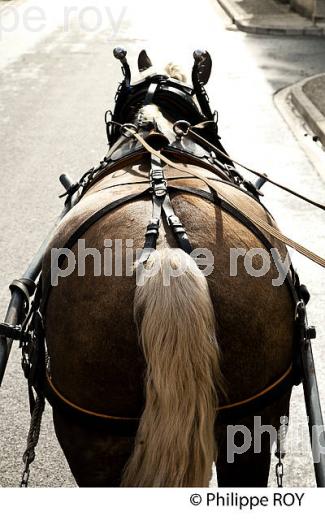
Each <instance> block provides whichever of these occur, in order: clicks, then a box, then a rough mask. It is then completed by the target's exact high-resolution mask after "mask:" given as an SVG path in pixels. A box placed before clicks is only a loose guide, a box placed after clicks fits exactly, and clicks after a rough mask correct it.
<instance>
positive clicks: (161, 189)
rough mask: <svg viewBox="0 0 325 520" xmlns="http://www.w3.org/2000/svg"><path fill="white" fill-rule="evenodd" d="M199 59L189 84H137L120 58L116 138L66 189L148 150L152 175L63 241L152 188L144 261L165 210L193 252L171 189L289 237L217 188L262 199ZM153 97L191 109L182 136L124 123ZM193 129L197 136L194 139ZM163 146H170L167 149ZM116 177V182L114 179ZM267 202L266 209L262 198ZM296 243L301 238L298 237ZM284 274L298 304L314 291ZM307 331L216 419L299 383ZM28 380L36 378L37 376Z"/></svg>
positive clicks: (138, 159) (46, 284) (67, 407)
mask: <svg viewBox="0 0 325 520" xmlns="http://www.w3.org/2000/svg"><path fill="white" fill-rule="evenodd" d="M122 58H123V57H122ZM119 59H120V58H119ZM200 59H201V58H200V56H198V61H197V64H198V65H197V69H196V70H195V71H194V78H193V84H194V87H195V88H194V89H191V88H190V87H187V86H185V85H184V84H180V83H179V82H177V81H176V82H175V81H172V80H170V78H168V77H165V76H154V77H149V78H147V79H146V80H144V81H142V82H140V83H139V84H135V85H133V86H132V85H131V84H130V70H129V67H128V64H127V63H126V61H125V59H124V58H123V60H121V61H122V64H123V67H122V70H123V73H124V76H125V79H124V81H123V82H122V83H121V85H120V87H119V89H118V92H117V95H116V98H115V101H116V104H115V110H114V114H112V113H111V112H107V114H106V126H107V136H108V141H109V144H110V150H109V153H108V154H107V156H106V157H105V158H104V160H103V161H101V163H100V165H99V166H98V167H96V168H92V169H91V170H89V171H88V172H86V173H85V174H84V175H83V176H82V178H81V179H80V181H79V182H78V183H76V184H75V185H73V186H72V187H70V188H69V189H68V192H67V193H66V194H64V195H67V197H68V199H69V198H71V197H73V196H76V193H79V198H82V196H83V195H84V194H85V193H86V192H87V190H88V189H89V187H92V186H94V184H95V183H96V182H98V181H100V180H101V179H103V178H104V177H105V176H107V175H109V174H111V173H112V172H114V171H116V170H117V169H122V168H124V167H127V166H130V165H131V164H141V163H142V161H143V160H144V159H146V158H150V160H151V169H150V178H149V179H147V181H137V183H139V184H141V183H143V189H140V190H137V192H136V193H130V194H128V195H125V196H123V197H121V198H119V199H118V200H114V201H113V202H110V203H109V204H106V205H105V206H104V207H102V208H100V209H99V210H97V211H95V212H94V213H93V214H91V215H90V216H88V218H86V220H84V221H83V222H82V224H81V225H80V227H79V228H78V229H77V230H75V231H74V232H73V233H72V235H71V236H70V237H69V238H68V239H67V241H66V243H65V244H64V247H66V248H69V249H71V247H73V245H74V244H75V243H76V242H77V240H78V239H79V238H81V237H82V236H83V235H84V233H85V232H86V231H87V230H88V229H89V228H90V227H91V226H92V225H94V224H95V223H96V222H98V221H99V220H100V219H101V218H102V217H103V216H104V215H107V214H108V213H109V212H110V211H112V210H113V209H115V208H118V207H121V206H122V205H123V204H126V203H128V202H130V201H132V200H136V199H139V198H141V197H143V196H144V195H148V194H151V197H152V202H153V205H152V207H153V209H152V215H151V218H150V220H149V223H148V225H147V230H146V236H145V241H144V248H143V254H142V256H141V257H140V261H141V262H146V260H147V258H148V256H149V252H150V251H152V249H155V247H156V242H157V237H158V233H159V224H160V221H161V215H162V213H164V215H165V217H166V220H167V222H168V223H169V225H170V227H171V229H172V230H173V232H174V235H175V238H176V240H177V242H178V245H179V247H180V248H182V249H183V250H184V251H186V252H187V253H190V252H191V250H192V247H191V243H190V240H189V237H188V236H187V234H186V230H185V229H184V227H183V225H182V223H181V222H180V220H179V218H178V217H177V215H175V212H174V209H173V205H172V201H171V199H170V193H182V192H183V193H189V194H191V195H194V196H197V197H201V198H204V199H205V200H207V201H209V202H211V203H213V204H215V205H217V206H218V207H220V208H221V209H223V210H224V211H226V212H227V213H229V214H230V215H231V216H232V217H233V218H235V219H236V220H238V221H239V222H241V223H242V224H244V225H245V226H246V227H247V228H248V229H249V230H250V231H251V232H252V233H254V234H255V236H256V237H257V238H258V239H259V240H260V241H261V243H262V244H263V245H264V246H265V248H266V249H268V250H270V248H271V247H272V244H271V243H270V241H269V240H268V238H267V237H266V235H265V232H267V233H268V232H269V233H270V234H271V235H272V234H273V236H275V237H277V238H279V239H280V240H282V241H284V240H283V235H281V234H280V233H279V236H277V234H276V233H275V232H274V229H275V228H273V227H272V226H268V227H267V225H266V223H265V225H264V227H263V225H262V224H263V221H259V220H258V219H254V218H251V216H247V215H246V214H245V213H244V212H243V211H241V209H240V208H239V207H238V206H236V205H235V204H233V202H232V201H230V200H226V198H225V197H220V196H219V195H218V192H217V190H216V187H215V185H216V183H217V182H221V183H225V184H230V185H231V186H232V187H234V188H236V189H239V190H241V191H243V192H244V193H245V194H246V195H247V196H249V197H252V198H253V199H254V200H255V201H258V202H259V203H260V204H261V202H260V199H259V197H260V195H261V193H260V192H259V190H258V189H257V188H256V187H255V186H254V185H253V184H252V183H251V182H249V181H247V180H245V179H244V178H243V177H242V175H241V174H240V173H239V172H238V171H237V170H236V169H235V166H234V162H233V161H232V159H231V158H230V157H229V156H228V155H227V154H226V152H225V150H224V148H223V147H222V145H221V142H220V138H219V136H218V133H217V115H216V113H214V114H213V113H212V112H211V110H210V107H209V102H208V98H207V95H206V92H205V90H204V86H203V85H204V83H202V82H200V81H199V80H198V77H199V75H198V73H199V72H200V70H199V68H200V61H199V60H200ZM201 65H202V64H201ZM202 70H203V75H204V67H203V69H202V67H201V72H202ZM194 94H195V95H196V98H197V100H198V103H199V108H198V106H197V105H196V103H194V101H193V99H192V97H193V95H194ZM152 102H154V103H156V104H158V106H159V107H160V108H161V107H162V108H164V107H165V106H167V105H168V107H169V108H170V105H171V104H172V106H173V107H174V112H175V113H176V114H178V115H179V116H181V117H182V116H183V117H184V116H185V117H186V116H189V119H190V123H187V121H186V122H185V123H187V125H188V126H187V131H182V129H181V128H182V125H179V128H178V130H177V128H174V131H175V134H176V140H175V142H174V143H169V142H168V140H166V138H165V142H164V143H163V145H162V142H163V140H162V139H161V134H159V132H153V131H152V129H151V130H150V131H148V132H146V131H143V133H142V134H141V135H140V134H139V133H138V129H137V128H136V127H134V125H128V124H125V122H126V121H128V120H130V119H132V117H131V116H132V115H135V113H136V112H137V110H138V109H139V108H140V107H141V106H143V105H144V104H146V103H152ZM109 115H111V116H112V118H113V120H111V119H110V117H109ZM180 123H182V124H183V123H184V121H183V122H182V121H180ZM175 125H176V124H175ZM175 125H174V127H175ZM183 126H184V125H183ZM195 126H196V130H195V136H196V137H197V138H196V139H194V137H195V136H194V135H193V133H194V132H192V131H191V128H195ZM156 130H157V129H156ZM176 130H177V131H176ZM189 130H190V131H189ZM191 132H192V133H191ZM152 134H155V135H156V137H158V138H159V139H160V140H159V139H158V141H159V142H160V145H158V146H156V148H155V146H154V143H153V142H152ZM154 137H155V136H154ZM189 137H192V139H191V138H189ZM149 139H150V141H149ZM166 141H167V142H166ZM211 141H213V143H214V144H212V143H211ZM206 143H209V144H210V145H211V147H210V148H209V147H206V146H205V144H206ZM162 151H163V153H164V154H162V153H161V152H162ZM171 158H173V159H174V161H175V160H176V161H181V162H182V163H186V164H189V165H194V166H199V167H201V168H204V169H205V170H208V171H209V172H211V174H214V176H213V178H211V180H210V178H209V177H204V178H203V177H202V175H200V174H198V173H197V174H195V173H194V174H193V171H192V170H191V169H184V168H182V167H180V166H178V163H175V162H173V161H171ZM165 164H170V165H172V166H173V167H175V168H176V169H178V170H180V171H181V172H182V173H183V177H184V173H185V174H188V175H187V177H185V178H191V179H193V178H194V179H195V178H197V179H201V180H203V181H204V182H205V184H206V185H207V186H208V187H209V188H210V191H209V192H208V191H205V190H202V189H199V188H195V187H193V186H187V185H186V186H185V185H178V186H172V185H167V181H166V178H165V175H164V165H165ZM253 173H254V172H253ZM193 175H194V177H193ZM212 179H213V182H212ZM130 184H131V183H130ZM132 184H135V182H134V183H133V182H132ZM117 185H118V184H117ZM117 185H116V184H115V186H117ZM110 187H114V186H108V187H105V188H104V189H109V188H110ZM261 205H262V204H261ZM262 206H263V205H262ZM263 208H264V209H265V210H266V208H265V207H264V206H263ZM266 211H267V210H266ZM281 237H282V238H281ZM284 238H286V237H284ZM287 243H288V242H287ZM293 244H294V245H296V244H295V243H293ZM298 245H299V244H298ZM308 253H309V252H308ZM315 256H317V255H315ZM321 260H322V259H321ZM43 278H44V279H43V290H42V291H41V289H40V284H39V291H40V292H42V294H40V296H39V299H40V312H41V313H42V314H43V315H44V313H45V309H46V303H47V300H48V296H49V291H50V288H51V284H50V280H49V278H48V275H46V273H43ZM285 282H286V284H287V285H288V287H289V289H290V292H291V294H292V297H293V300H294V302H295V305H296V309H299V308H300V307H301V306H304V304H305V303H307V301H308V298H309V295H308V291H307V290H306V289H305V287H304V286H301V285H300V282H299V278H298V276H297V274H296V272H295V271H294V269H293V267H292V266H291V268H290V274H289V273H286V277H285ZM303 315H304V314H303V313H301V316H303ZM297 316H298V318H299V316H300V314H299V312H298V313H297ZM306 337H307V328H306V323H305V321H304V320H303V318H301V319H300V320H299V319H298V320H297V326H296V338H295V343H296V349H295V355H294V359H293V362H292V364H291V365H290V366H289V367H288V368H287V370H286V371H285V373H284V374H283V375H281V377H279V378H278V379H277V380H275V381H273V382H272V384H270V385H269V386H268V387H267V388H264V389H262V390H261V391H260V392H258V393H257V394H256V395H254V396H251V397H249V398H247V399H244V400H242V401H239V402H236V403H227V404H225V405H223V406H221V407H220V408H219V409H218V410H217V412H218V418H217V421H218V422H224V423H227V422H230V421H235V420H238V419H239V418H241V417H243V416H247V415H250V414H252V413H254V412H256V411H258V410H261V409H263V408H264V407H265V406H267V405H268V404H270V403H272V402H273V401H274V400H275V399H277V398H278V397H280V396H281V395H283V394H284V393H285V392H286V391H288V390H289V389H290V388H291V387H292V386H293V385H295V384H299V383H300V382H301V378H302V371H301V367H300V356H299V348H300V347H301V344H302V342H303V341H305V338H306ZM43 339H44V338H43ZM40 343H42V342H40ZM43 349H44V351H45V340H43ZM41 357H42V356H41ZM43 358H45V355H43ZM43 365H44V363H43ZM43 374H44V372H43ZM30 385H31V386H32V385H33V382H32V383H31V384H30ZM34 386H36V387H37V386H38V387H41V391H42V392H44V393H45V395H46V397H47V399H48V400H49V402H50V403H51V404H52V405H53V407H54V408H55V409H56V408H57V409H59V410H60V411H61V413H66V414H68V415H73V416H74V417H75V419H76V420H78V421H83V422H84V421H86V422H87V423H88V422H89V421H90V422H91V423H93V422H98V421H99V422H100V423H101V424H103V423H104V424H105V425H107V427H108V428H109V431H110V432H111V433H116V434H117V435H132V434H134V433H135V432H136V430H137V427H138V423H139V417H114V416H111V415H109V414H102V413H97V412H96V411H94V410H86V409H84V408H82V407H80V406H79V405H76V404H75V403H73V402H71V401H70V400H69V399H67V398H66V397H65V396H64V395H63V394H62V392H61V391H60V390H59V389H57V388H56V386H55V383H54V382H53V380H52V379H51V375H50V374H49V373H48V372H47V373H46V377H45V378H44V377H43V378H42V381H40V378H38V380H37V381H36V385H35V382H34ZM139 415H141V414H139Z"/></svg>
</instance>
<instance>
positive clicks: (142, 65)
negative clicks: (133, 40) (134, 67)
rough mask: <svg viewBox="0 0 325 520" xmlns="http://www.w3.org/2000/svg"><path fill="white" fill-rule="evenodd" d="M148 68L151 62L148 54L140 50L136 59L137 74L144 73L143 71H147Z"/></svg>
mask: <svg viewBox="0 0 325 520" xmlns="http://www.w3.org/2000/svg"><path fill="white" fill-rule="evenodd" d="M150 67H152V63H151V60H150V58H149V56H148V54H147V53H146V51H145V50H142V51H141V52H140V54H139V57H138V69H139V72H144V71H145V70H147V69H149V68H150Z"/></svg>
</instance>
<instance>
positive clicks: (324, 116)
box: [291, 65, 325, 146]
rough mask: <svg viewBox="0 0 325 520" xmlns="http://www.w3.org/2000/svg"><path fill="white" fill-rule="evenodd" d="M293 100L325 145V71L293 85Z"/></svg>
mask: <svg viewBox="0 0 325 520" xmlns="http://www.w3.org/2000/svg"><path fill="white" fill-rule="evenodd" d="M324 67H325V65H324ZM291 100H292V103H293V105H294V106H295V108H296V109H297V110H298V112H299V113H300V114H301V115H302V116H303V118H304V119H305V121H306V123H307V124H308V126H309V127H310V129H311V130H312V131H313V132H314V133H315V135H316V136H317V137H319V139H320V141H321V143H322V145H323V146H325V73H324V74H318V75H317V76H312V77H310V78H307V79H304V80H303V81H300V82H299V83H296V84H295V85H293V86H292V87H291Z"/></svg>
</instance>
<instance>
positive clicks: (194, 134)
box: [184, 123, 325, 211]
mask: <svg viewBox="0 0 325 520" xmlns="http://www.w3.org/2000/svg"><path fill="white" fill-rule="evenodd" d="M204 126H205V123H201V124H198V125H195V126H192V127H191V126H189V127H188V130H187V131H185V132H184V135H187V133H188V134H189V135H191V136H192V137H193V139H194V140H197V141H198V142H199V143H201V144H204V145H205V146H207V147H209V148H210V149H211V150H213V151H214V152H216V153H217V154H219V155H221V156H222V157H224V158H225V159H229V160H230V161H231V162H233V163H234V164H237V166H240V167H241V168H244V169H245V170H246V171H248V172H250V173H252V174H253V175H256V176H257V177H259V178H260V179H264V180H265V181H267V182H269V183H270V184H273V185H274V186H277V188H280V189H281V190H284V191H286V192H288V193H290V194H291V195H294V196H295V197H297V198H298V199H301V200H304V201H305V202H308V204H312V205H313V206H316V208H319V209H322V210H323V211H325V206H324V205H323V204H320V202H317V201H314V200H312V199H309V198H308V197H306V196H305V195H301V193H297V192H296V191H294V190H292V189H291V188H288V187H287V186H284V185H283V184H280V183H278V182H276V181H274V180H272V179H270V177H269V176H268V175H266V173H261V172H258V171H257V170H253V169H252V168H248V167H247V166H245V165H244V164H242V163H240V162H238V161H236V160H235V159H233V158H232V157H230V156H229V155H227V154H226V153H225V152H223V151H222V150H220V149H219V148H217V147H216V146H214V144H212V143H210V141H208V140H207V139H205V138H204V137H202V136H201V135H199V134H198V133H197V132H194V131H193V128H204Z"/></svg>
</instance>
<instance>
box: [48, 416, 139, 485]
mask: <svg viewBox="0 0 325 520" xmlns="http://www.w3.org/2000/svg"><path fill="white" fill-rule="evenodd" d="M53 418H54V426H55V432H56V436H57V438H58V440H59V443H60V445H61V448H62V450H63V452H64V455H65V457H66V459H67V461H68V464H69V466H70V469H71V472H72V474H73V476H74V478H75V480H76V483H77V484H78V486H80V487H118V486H119V485H120V482H121V478H122V474H123V470H124V466H125V464H126V462H127V460H128V459H129V457H130V455H131V453H132V450H133V445H134V437H118V436H116V435H112V434H111V433H110V432H109V431H108V428H107V427H106V426H105V425H102V424H100V425H92V424H86V423H84V421H83V422H80V421H78V420H77V419H73V418H71V417H68V416H67V415H66V414H61V413H59V412H57V411H54V412H53Z"/></svg>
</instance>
